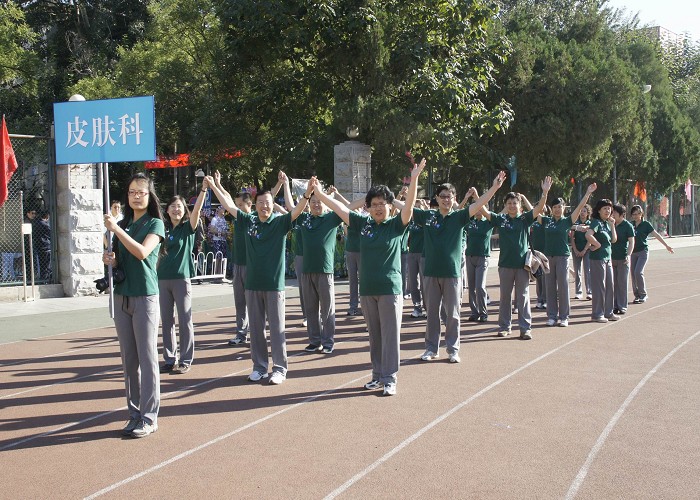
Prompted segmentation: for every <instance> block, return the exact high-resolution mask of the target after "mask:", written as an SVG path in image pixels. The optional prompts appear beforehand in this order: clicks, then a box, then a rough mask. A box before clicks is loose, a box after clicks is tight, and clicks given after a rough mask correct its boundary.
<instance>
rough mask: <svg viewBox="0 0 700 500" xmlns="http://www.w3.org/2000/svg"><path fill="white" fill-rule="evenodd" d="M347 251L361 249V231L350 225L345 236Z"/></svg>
mask: <svg viewBox="0 0 700 500" xmlns="http://www.w3.org/2000/svg"><path fill="white" fill-rule="evenodd" d="M345 251H346V252H359V251H360V231H359V230H358V229H357V228H354V229H353V228H351V227H350V226H348V234H347V235H346V236H345Z"/></svg>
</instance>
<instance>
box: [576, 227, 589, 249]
mask: <svg viewBox="0 0 700 500" xmlns="http://www.w3.org/2000/svg"><path fill="white" fill-rule="evenodd" d="M590 223H591V221H590V220H587V221H585V222H581V221H580V219H579V222H578V224H580V225H582V226H588V225H590ZM587 243H588V240H586V233H585V232H582V231H574V245H576V250H578V251H579V252H581V251H583V249H584V248H586V244H587Z"/></svg>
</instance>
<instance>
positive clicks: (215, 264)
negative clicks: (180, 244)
mask: <svg viewBox="0 0 700 500" xmlns="http://www.w3.org/2000/svg"><path fill="white" fill-rule="evenodd" d="M192 261H193V262H194V274H195V275H194V276H193V277H192V280H206V279H222V278H225V277H226V263H227V261H228V259H227V258H226V257H224V254H223V253H221V252H216V254H214V253H213V252H207V253H204V252H199V253H198V254H197V255H194V254H192Z"/></svg>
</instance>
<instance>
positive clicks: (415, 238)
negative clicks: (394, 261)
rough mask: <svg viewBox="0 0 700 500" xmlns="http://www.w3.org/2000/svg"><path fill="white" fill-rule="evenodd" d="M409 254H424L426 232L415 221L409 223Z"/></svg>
mask: <svg viewBox="0 0 700 500" xmlns="http://www.w3.org/2000/svg"><path fill="white" fill-rule="evenodd" d="M407 232H408V235H409V236H408V253H420V254H422V253H423V248H424V244H423V243H424V239H425V236H424V235H425V232H424V231H423V226H421V225H420V224H418V223H417V222H416V221H415V219H411V222H409V223H408V231H407Z"/></svg>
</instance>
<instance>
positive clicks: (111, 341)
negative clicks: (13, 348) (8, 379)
mask: <svg viewBox="0 0 700 500" xmlns="http://www.w3.org/2000/svg"><path fill="white" fill-rule="evenodd" d="M116 341H117V339H113V340H110V343H113V342H116ZM94 348H95V346H89V347H77V348H75V349H73V350H70V351H63V352H59V353H53V354H45V355H44V356H39V357H36V358H25V359H22V360H20V361H13V362H11V363H0V368H4V367H6V366H15V365H22V364H24V363H33V362H35V361H37V360H39V359H46V358H53V357H57V356H65V355H66V354H73V353H75V352H80V351H84V350H86V349H94Z"/></svg>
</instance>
